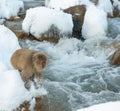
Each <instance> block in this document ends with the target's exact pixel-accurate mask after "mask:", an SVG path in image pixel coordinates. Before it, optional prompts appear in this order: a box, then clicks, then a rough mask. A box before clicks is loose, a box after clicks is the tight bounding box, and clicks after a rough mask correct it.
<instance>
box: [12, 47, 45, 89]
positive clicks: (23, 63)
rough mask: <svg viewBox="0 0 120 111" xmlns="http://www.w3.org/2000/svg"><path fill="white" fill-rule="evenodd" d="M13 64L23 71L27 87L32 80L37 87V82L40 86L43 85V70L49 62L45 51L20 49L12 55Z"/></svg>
mask: <svg viewBox="0 0 120 111" xmlns="http://www.w3.org/2000/svg"><path fill="white" fill-rule="evenodd" d="M11 64H12V65H13V67H14V68H15V69H17V70H19V71H20V72H21V77H22V79H23V81H24V82H25V87H26V88H27V89H29V88H30V83H31V81H33V83H34V85H35V87H37V86H36V84H38V87H40V86H41V85H42V74H41V72H42V70H43V69H44V68H45V66H46V64H47V56H46V55H45V54H44V53H41V52H38V51H34V50H29V49H18V50H16V51H15V52H14V53H13V55H12V57H11ZM38 87H37V88H38Z"/></svg>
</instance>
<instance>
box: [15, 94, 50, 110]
mask: <svg viewBox="0 0 120 111" xmlns="http://www.w3.org/2000/svg"><path fill="white" fill-rule="evenodd" d="M33 99H34V102H35V104H34V103H33V104H34V106H32V105H33V104H31V103H30V101H25V102H23V103H22V104H21V105H20V106H19V107H18V108H16V109H15V110H14V111H50V110H49V102H48V97H47V96H41V97H35V98H33Z"/></svg>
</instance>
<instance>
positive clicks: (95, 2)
mask: <svg viewBox="0 0 120 111" xmlns="http://www.w3.org/2000/svg"><path fill="white" fill-rule="evenodd" d="M90 1H91V2H93V3H94V4H95V5H97V4H98V1H99V0H90Z"/></svg>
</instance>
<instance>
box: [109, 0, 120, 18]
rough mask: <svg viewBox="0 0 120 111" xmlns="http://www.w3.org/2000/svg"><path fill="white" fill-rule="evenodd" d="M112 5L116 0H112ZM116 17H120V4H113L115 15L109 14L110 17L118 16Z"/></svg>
mask: <svg viewBox="0 0 120 111" xmlns="http://www.w3.org/2000/svg"><path fill="white" fill-rule="evenodd" d="M110 1H111V3H112V5H113V4H114V2H115V1H114V0H110ZM116 17H120V9H119V6H118V5H116V6H113V15H110V14H108V18H116Z"/></svg>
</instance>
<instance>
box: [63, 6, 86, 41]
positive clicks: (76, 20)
mask: <svg viewBox="0 0 120 111" xmlns="http://www.w3.org/2000/svg"><path fill="white" fill-rule="evenodd" d="M64 12H66V13H69V14H72V19H73V24H74V26H73V33H72V35H73V36H74V37H76V38H78V39H81V29H82V25H83V21H84V15H85V12H86V6H85V5H77V6H73V7H70V8H67V9H65V10H64Z"/></svg>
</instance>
